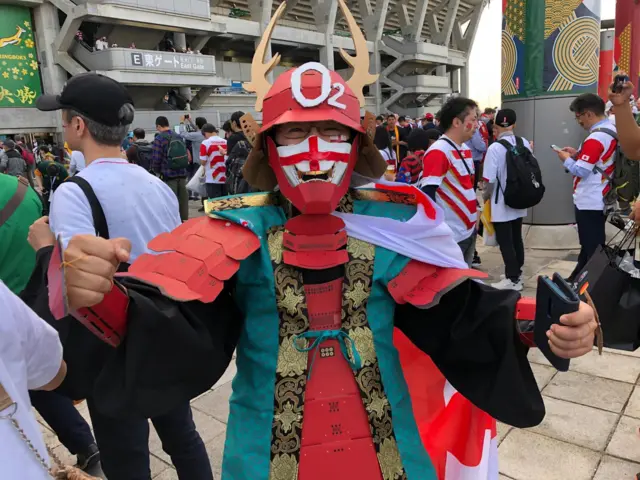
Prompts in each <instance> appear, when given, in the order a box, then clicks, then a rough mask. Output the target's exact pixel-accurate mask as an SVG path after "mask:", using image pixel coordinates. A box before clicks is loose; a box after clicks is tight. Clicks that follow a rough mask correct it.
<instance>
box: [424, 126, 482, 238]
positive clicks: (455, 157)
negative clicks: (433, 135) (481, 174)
mask: <svg viewBox="0 0 640 480" xmlns="http://www.w3.org/2000/svg"><path fill="white" fill-rule="evenodd" d="M445 138H448V137H446V136H445V135H443V136H442V137H441V138H440V139H439V140H438V141H437V142H435V143H434V144H433V145H431V147H430V148H429V150H427V153H426V154H425V156H424V159H423V160H422V163H423V168H424V170H423V171H422V178H421V179H420V180H419V181H418V184H417V185H418V188H421V189H422V188H423V187H425V186H428V185H435V186H437V187H438V190H437V192H436V202H437V204H438V205H440V206H441V207H442V208H443V209H444V214H445V221H446V223H447V225H449V227H450V228H451V230H452V231H453V236H454V238H455V240H456V242H458V243H459V242H461V241H463V240H466V239H467V238H469V237H470V236H471V235H473V232H474V231H475V228H476V223H477V221H478V205H477V201H478V200H477V197H476V193H475V192H474V191H473V177H474V175H475V167H474V164H473V158H472V155H471V150H469V147H467V146H466V145H457V150H456V149H455V148H453V147H452V146H451V145H450V144H449V143H448V142H447V141H446V140H445ZM449 140H450V141H452V140H451V139H449ZM453 143H454V145H455V142H453ZM458 152H460V153H458ZM461 154H462V157H463V158H460V156H461Z"/></svg>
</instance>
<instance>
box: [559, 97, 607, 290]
mask: <svg viewBox="0 0 640 480" xmlns="http://www.w3.org/2000/svg"><path fill="white" fill-rule="evenodd" d="M570 108H571V111H572V112H573V113H574V114H575V118H576V122H578V124H579V125H580V126H581V127H582V128H584V129H585V130H587V131H588V132H589V136H588V137H587V139H586V140H585V141H584V142H583V143H582V145H581V146H580V147H579V148H578V149H575V148H572V147H565V148H563V149H562V150H561V151H559V152H558V158H559V159H560V160H561V161H562V163H563V165H564V168H565V169H566V170H567V171H568V172H570V173H571V174H572V175H573V202H574V204H575V212H576V223H577V225H578V237H579V239H580V255H579V256H578V263H577V264H576V267H575V269H574V270H573V272H572V273H571V275H570V276H569V279H568V280H569V281H570V282H572V281H573V280H574V279H575V277H576V276H577V275H578V274H579V273H580V272H581V271H582V269H583V268H584V267H585V265H586V264H587V262H588V261H589V259H590V258H591V256H592V255H593V254H594V252H595V251H596V249H597V248H598V245H602V244H604V242H605V230H604V228H605V222H606V219H607V215H606V213H605V201H604V198H605V196H606V195H607V194H608V193H609V191H610V190H611V188H612V187H613V186H612V185H611V182H610V181H608V180H607V176H609V178H611V177H610V175H612V174H613V172H614V170H615V155H614V154H615V152H616V148H617V146H618V140H617V138H616V126H615V125H613V124H612V123H611V122H610V121H609V119H608V118H607V117H606V115H605V103H604V100H602V99H601V98H600V97H599V96H597V95H595V94H593V93H584V94H582V95H580V96H579V97H577V98H576V99H575V100H574V101H573V103H571V107H570Z"/></svg>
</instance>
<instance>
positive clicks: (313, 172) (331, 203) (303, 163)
mask: <svg viewBox="0 0 640 480" xmlns="http://www.w3.org/2000/svg"><path fill="white" fill-rule="evenodd" d="M347 139H348V138H347V137H346V136H342V135H338V136H335V138H334V137H331V139H330V141H326V140H323V139H322V138H320V137H318V136H311V137H308V138H306V139H305V140H303V141H302V142H300V143H298V144H296V145H287V146H281V147H276V145H275V143H274V141H273V140H272V139H271V138H269V139H267V143H268V150H269V164H270V165H271V168H272V169H273V171H274V172H275V174H276V178H277V180H278V185H279V187H280V191H281V192H282V193H283V195H284V196H285V197H287V198H288V199H289V200H290V201H291V202H292V203H293V205H294V206H295V207H296V208H297V209H298V210H300V212H301V213H306V214H329V213H331V212H333V211H334V210H335V209H336V207H337V206H338V203H339V202H340V199H341V198H342V197H343V196H344V195H345V194H346V193H347V189H348V188H349V184H350V182H351V174H352V172H353V168H354V166H355V163H356V161H357V159H358V146H357V145H358V143H359V142H358V141H357V140H358V139H357V138H356V140H354V141H353V143H351V142H348V141H346V140H347Z"/></svg>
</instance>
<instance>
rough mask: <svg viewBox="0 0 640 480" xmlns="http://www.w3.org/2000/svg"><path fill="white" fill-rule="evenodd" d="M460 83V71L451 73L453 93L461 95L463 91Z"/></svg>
mask: <svg viewBox="0 0 640 480" xmlns="http://www.w3.org/2000/svg"><path fill="white" fill-rule="evenodd" d="M460 84H461V82H460V69H456V70H454V71H453V72H451V93H456V92H458V93H460V89H461V85H460Z"/></svg>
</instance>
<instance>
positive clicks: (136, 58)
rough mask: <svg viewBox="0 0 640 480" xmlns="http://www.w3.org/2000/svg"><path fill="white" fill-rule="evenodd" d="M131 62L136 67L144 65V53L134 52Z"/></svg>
mask: <svg viewBox="0 0 640 480" xmlns="http://www.w3.org/2000/svg"><path fill="white" fill-rule="evenodd" d="M131 63H132V64H133V66H134V67H142V66H143V65H144V63H143V57H142V54H141V53H138V52H135V53H132V54H131Z"/></svg>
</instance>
